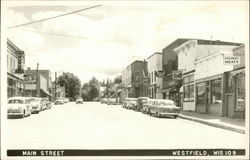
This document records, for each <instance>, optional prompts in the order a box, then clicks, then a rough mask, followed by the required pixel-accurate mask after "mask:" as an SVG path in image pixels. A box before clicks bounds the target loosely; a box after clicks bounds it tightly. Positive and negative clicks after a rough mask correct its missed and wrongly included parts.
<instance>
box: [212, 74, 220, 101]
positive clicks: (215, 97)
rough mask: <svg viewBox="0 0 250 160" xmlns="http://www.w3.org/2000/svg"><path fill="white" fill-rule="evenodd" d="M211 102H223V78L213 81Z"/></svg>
mask: <svg viewBox="0 0 250 160" xmlns="http://www.w3.org/2000/svg"><path fill="white" fill-rule="evenodd" d="M211 87H212V90H211V98H212V99H211V103H212V104H221V103H222V93H221V79H216V80H213V81H211Z"/></svg>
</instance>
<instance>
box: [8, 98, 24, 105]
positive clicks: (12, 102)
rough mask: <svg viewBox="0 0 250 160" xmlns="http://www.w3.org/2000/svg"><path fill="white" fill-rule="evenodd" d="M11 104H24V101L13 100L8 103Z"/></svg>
mask: <svg viewBox="0 0 250 160" xmlns="http://www.w3.org/2000/svg"><path fill="white" fill-rule="evenodd" d="M8 103H9V104H23V103H24V101H23V100H21V99H11V100H9V101H8Z"/></svg>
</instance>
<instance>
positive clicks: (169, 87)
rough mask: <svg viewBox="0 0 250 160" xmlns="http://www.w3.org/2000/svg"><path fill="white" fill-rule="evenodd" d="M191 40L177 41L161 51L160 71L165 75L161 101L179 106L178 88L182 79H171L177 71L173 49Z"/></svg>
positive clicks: (176, 58)
mask: <svg viewBox="0 0 250 160" xmlns="http://www.w3.org/2000/svg"><path fill="white" fill-rule="evenodd" d="M189 40H191V39H177V40H175V41H174V42H172V43H171V44H169V45H168V46H166V47H165V48H164V49H163V50H162V67H163V68H162V69H163V72H164V73H165V75H164V76H163V78H162V89H161V93H162V96H163V99H171V100H174V101H175V102H176V104H177V105H178V106H181V101H180V100H181V94H180V91H179V90H180V87H181V86H182V79H175V78H173V71H177V70H178V55H177V53H176V52H175V51H174V49H175V48H177V47H179V46H181V45H182V44H183V43H185V42H187V41H189Z"/></svg>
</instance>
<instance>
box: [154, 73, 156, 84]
mask: <svg viewBox="0 0 250 160" xmlns="http://www.w3.org/2000/svg"><path fill="white" fill-rule="evenodd" d="M153 74H154V76H155V72H153ZM155 82H156V76H155Z"/></svg>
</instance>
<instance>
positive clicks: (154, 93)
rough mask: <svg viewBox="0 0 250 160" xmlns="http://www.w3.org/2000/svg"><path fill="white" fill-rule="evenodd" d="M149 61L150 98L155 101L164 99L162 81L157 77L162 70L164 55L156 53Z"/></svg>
mask: <svg viewBox="0 0 250 160" xmlns="http://www.w3.org/2000/svg"><path fill="white" fill-rule="evenodd" d="M147 61H148V77H149V87H148V97H150V98H153V99H162V98H163V96H162V93H161V92H160V89H161V88H162V80H161V78H159V77H157V75H156V73H157V72H158V71H161V70H162V53H159V52H156V53H154V54H152V55H150V56H149V57H148V58H147Z"/></svg>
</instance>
